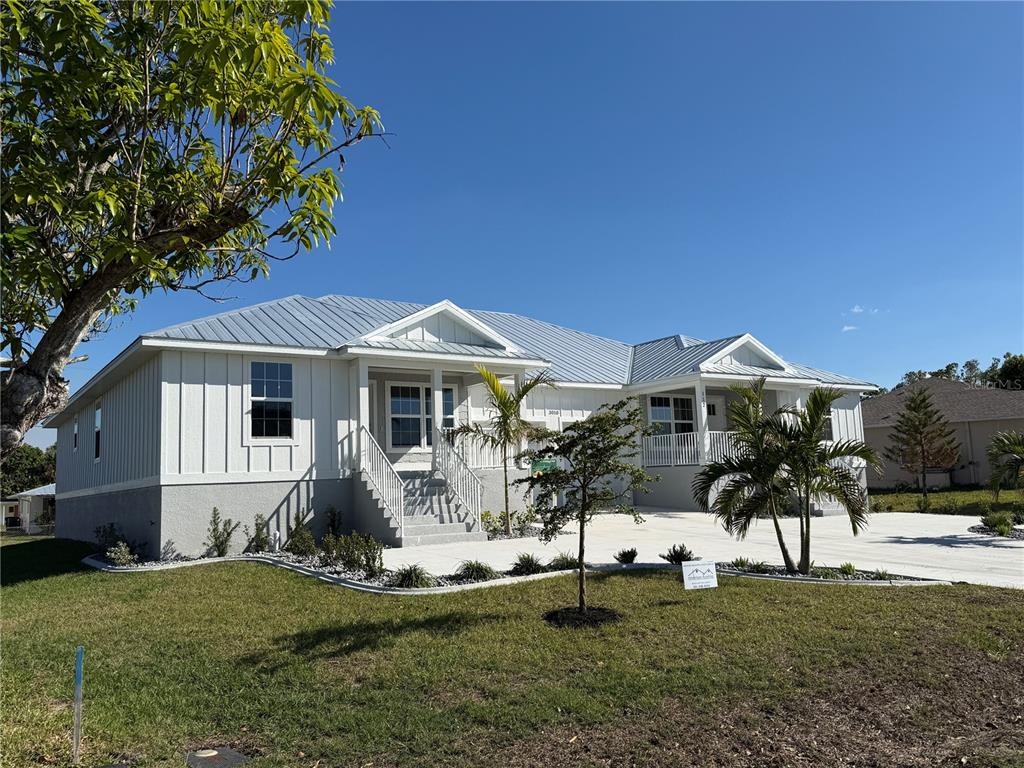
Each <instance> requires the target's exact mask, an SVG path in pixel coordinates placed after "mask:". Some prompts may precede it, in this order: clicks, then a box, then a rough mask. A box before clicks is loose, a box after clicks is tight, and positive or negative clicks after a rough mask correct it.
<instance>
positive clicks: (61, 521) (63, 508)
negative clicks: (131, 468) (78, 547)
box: [54, 485, 160, 557]
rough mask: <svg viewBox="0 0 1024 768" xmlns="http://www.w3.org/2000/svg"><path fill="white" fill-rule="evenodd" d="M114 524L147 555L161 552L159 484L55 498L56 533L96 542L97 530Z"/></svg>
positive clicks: (60, 535)
mask: <svg viewBox="0 0 1024 768" xmlns="http://www.w3.org/2000/svg"><path fill="white" fill-rule="evenodd" d="M108 523H113V524H114V525H116V526H117V527H118V529H119V530H120V531H121V534H122V535H123V536H124V537H125V538H126V539H128V541H130V542H132V544H133V545H136V546H138V548H139V549H140V550H142V551H143V552H144V553H145V555H144V556H146V557H156V556H157V554H158V553H159V552H160V487H159V486H157V485H153V486H148V487H146V488H133V489H131V490H125V491H112V492H110V493H96V494H91V495H88V496H75V497H72V498H59V499H57V517H56V523H55V530H54V532H55V534H56V536H57V537H58V538H61V539H76V540H78V541H91V542H95V541H96V529H97V528H98V527H99V526H101V525H107V524H108Z"/></svg>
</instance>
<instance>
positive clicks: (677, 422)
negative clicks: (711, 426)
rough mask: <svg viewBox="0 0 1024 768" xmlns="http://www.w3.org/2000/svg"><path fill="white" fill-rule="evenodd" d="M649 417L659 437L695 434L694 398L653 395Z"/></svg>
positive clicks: (649, 404)
mask: <svg viewBox="0 0 1024 768" xmlns="http://www.w3.org/2000/svg"><path fill="white" fill-rule="evenodd" d="M648 408H649V412H648V417H649V420H650V422H651V425H652V426H653V427H655V428H656V429H657V432H655V434H658V435H672V434H675V435H678V434H682V433H685V432H693V398H690V397H673V396H669V395H651V397H650V398H649V403H648Z"/></svg>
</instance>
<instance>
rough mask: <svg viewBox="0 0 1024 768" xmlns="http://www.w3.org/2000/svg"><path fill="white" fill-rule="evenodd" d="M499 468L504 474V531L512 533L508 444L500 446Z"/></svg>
mask: <svg viewBox="0 0 1024 768" xmlns="http://www.w3.org/2000/svg"><path fill="white" fill-rule="evenodd" d="M501 470H502V472H503V473H504V476H505V533H507V534H508V535H509V536H511V535H512V513H511V512H510V511H509V508H508V446H507V445H502V448H501Z"/></svg>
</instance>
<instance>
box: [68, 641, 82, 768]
mask: <svg viewBox="0 0 1024 768" xmlns="http://www.w3.org/2000/svg"><path fill="white" fill-rule="evenodd" d="M84 667H85V647H84V646H81V645H80V646H78V648H77V649H76V650H75V730H74V733H73V735H72V737H71V738H72V744H71V762H72V763H73V764H74V765H78V763H79V747H80V746H81V742H82V673H83V671H84Z"/></svg>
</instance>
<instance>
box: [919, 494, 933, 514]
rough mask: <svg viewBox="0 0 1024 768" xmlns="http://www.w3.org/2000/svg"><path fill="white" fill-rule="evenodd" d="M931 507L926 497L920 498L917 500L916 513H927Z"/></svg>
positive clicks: (929, 500)
mask: <svg viewBox="0 0 1024 768" xmlns="http://www.w3.org/2000/svg"><path fill="white" fill-rule="evenodd" d="M931 506H932V502H931V499H930V498H929V497H928V496H922V497H921V498H919V499H918V500H917V511H918V512H927V511H928V510H929V509H931Z"/></svg>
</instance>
